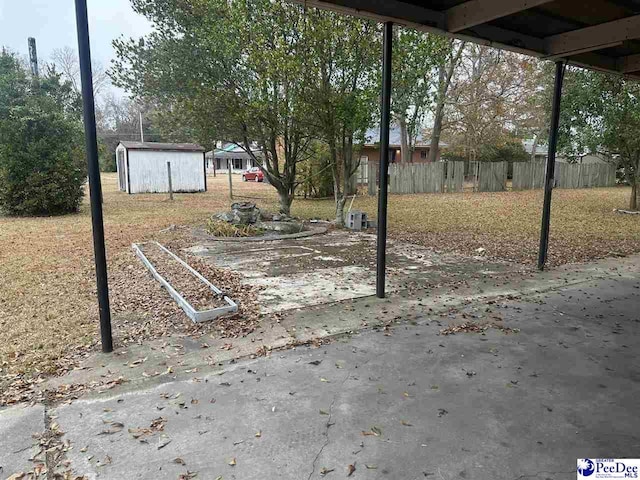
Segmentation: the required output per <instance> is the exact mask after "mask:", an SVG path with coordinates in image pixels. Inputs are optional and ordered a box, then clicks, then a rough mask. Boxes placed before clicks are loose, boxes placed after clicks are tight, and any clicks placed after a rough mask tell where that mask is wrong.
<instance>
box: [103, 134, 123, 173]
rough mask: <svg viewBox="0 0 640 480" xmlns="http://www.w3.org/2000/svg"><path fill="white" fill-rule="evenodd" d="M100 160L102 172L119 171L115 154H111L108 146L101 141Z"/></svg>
mask: <svg viewBox="0 0 640 480" xmlns="http://www.w3.org/2000/svg"><path fill="white" fill-rule="evenodd" d="M98 158H99V162H100V171H101V172H117V171H118V168H117V166H116V154H115V152H110V151H109V147H108V146H107V144H106V143H105V142H103V141H101V140H99V141H98Z"/></svg>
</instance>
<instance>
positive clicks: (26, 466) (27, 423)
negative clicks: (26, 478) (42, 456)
mask: <svg viewBox="0 0 640 480" xmlns="http://www.w3.org/2000/svg"><path fill="white" fill-rule="evenodd" d="M43 431H44V407H43V406H42V405H38V406H33V407H11V408H7V409H6V410H0V432H2V434H1V435H0V478H7V477H10V476H11V475H12V474H14V473H18V472H27V471H29V470H31V469H32V468H33V463H32V462H31V461H30V459H31V458H32V457H33V456H34V455H35V454H37V453H38V448H37V445H38V441H37V440H34V439H33V437H32V435H33V434H41V433H42V432H43Z"/></svg>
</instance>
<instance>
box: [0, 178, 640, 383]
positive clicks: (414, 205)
mask: <svg viewBox="0 0 640 480" xmlns="http://www.w3.org/2000/svg"><path fill="white" fill-rule="evenodd" d="M234 180H239V179H238V178H237V177H234ZM116 182H117V179H116V176H115V174H105V175H104V176H103V185H104V213H105V230H106V238H107V250H108V256H109V262H110V266H111V267H112V268H117V266H118V265H120V264H121V258H122V256H123V255H125V254H126V255H129V254H130V245H131V243H132V242H138V241H143V240H145V239H148V238H150V237H152V236H154V235H156V234H157V233H158V232H159V231H160V230H161V229H164V228H166V227H168V226H170V225H172V224H175V225H185V224H194V223H203V222H204V221H205V220H206V219H207V218H208V216H209V215H211V214H212V213H214V212H217V211H220V210H223V209H227V208H228V205H229V199H228V197H227V179H226V177H218V178H215V179H214V178H213V177H210V178H209V192H207V193H203V194H191V195H184V194H178V195H176V196H175V197H176V199H175V201H174V202H172V203H170V202H168V201H167V196H166V195H161V194H156V195H133V196H129V195H126V194H123V193H120V192H118V191H117V188H116ZM236 187H237V188H236V193H237V194H238V195H242V196H251V197H254V198H255V201H256V202H257V203H258V204H259V206H260V207H261V208H263V209H266V210H271V211H274V210H275V209H276V196H275V190H273V189H272V188H271V187H269V186H268V185H263V184H254V183H241V182H239V181H236ZM628 195H629V189H627V188H606V189H593V190H556V191H555V193H554V206H553V212H552V229H551V232H552V234H551V251H550V260H551V263H552V264H555V265H558V264H562V263H566V262H574V261H585V260H588V259H591V258H597V257H602V256H607V255H611V254H615V255H617V254H628V253H632V252H638V251H640V217H638V216H631V215H629V216H625V215H619V214H615V213H613V209H614V208H625V207H626V205H627V201H628ZM541 204H542V192H541V191H529V192H513V193H486V194H471V193H464V194H447V195H403V196H401V195H395V196H391V197H390V205H389V231H390V235H391V236H394V237H397V238H403V239H410V240H413V241H415V242H418V243H422V244H424V245H427V246H433V247H434V248H436V249H438V250H443V251H457V252H461V253H465V254H473V253H474V251H475V250H476V249H477V248H480V247H482V248H484V249H486V254H487V255H490V256H493V257H498V258H505V259H510V260H514V261H519V262H524V263H526V262H529V263H532V262H533V261H534V259H535V256H536V250H537V242H538V232H539V224H540V210H541ZM354 208H358V209H362V210H365V211H367V212H368V213H369V214H370V215H371V214H375V210H376V199H375V198H368V197H359V198H358V199H356V201H355V204H354ZM293 213H294V215H297V216H301V217H305V218H313V217H316V218H323V219H330V218H333V203H332V201H331V200H306V201H305V200H296V201H295V202H294V208H293ZM92 248H93V247H92V240H91V220H90V214H89V208H88V199H85V203H84V205H83V208H82V211H81V213H80V214H78V215H69V216H64V217H54V218H8V217H0V388H1V387H2V384H3V381H2V377H3V376H5V382H6V379H7V378H8V376H10V375H12V374H18V373H34V372H39V371H42V372H51V373H52V372H55V371H58V370H59V369H60V367H61V365H63V364H64V362H63V359H65V358H68V357H69V355H71V354H73V352H74V351H75V349H76V348H78V349H81V348H84V349H86V346H87V345H91V344H94V343H95V342H96V337H97V307H96V300H95V283H94V276H93V251H92ZM119 259H120V260H119ZM118 262H120V264H119V263H118ZM12 378H13V377H12Z"/></svg>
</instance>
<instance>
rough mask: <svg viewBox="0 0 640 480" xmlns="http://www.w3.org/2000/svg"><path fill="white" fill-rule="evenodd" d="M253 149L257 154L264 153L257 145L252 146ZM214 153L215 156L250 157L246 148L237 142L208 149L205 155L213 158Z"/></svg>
mask: <svg viewBox="0 0 640 480" xmlns="http://www.w3.org/2000/svg"><path fill="white" fill-rule="evenodd" d="M251 151H252V152H254V154H255V155H262V152H261V151H260V149H259V148H257V147H254V148H252V149H251ZM212 154H215V158H249V154H248V153H247V152H246V151H245V149H244V148H243V147H241V146H240V145H237V144H235V143H227V144H225V145H224V146H223V147H222V148H216V149H215V150H210V151H208V152H207V153H206V154H205V155H206V157H208V158H211V156H212Z"/></svg>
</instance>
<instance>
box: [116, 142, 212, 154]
mask: <svg viewBox="0 0 640 480" xmlns="http://www.w3.org/2000/svg"><path fill="white" fill-rule="evenodd" d="M120 143H121V144H122V146H123V147H124V148H126V149H127V150H164V151H170V152H204V148H203V147H201V146H200V145H198V144H195V143H158V142H126V141H122V142H120Z"/></svg>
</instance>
